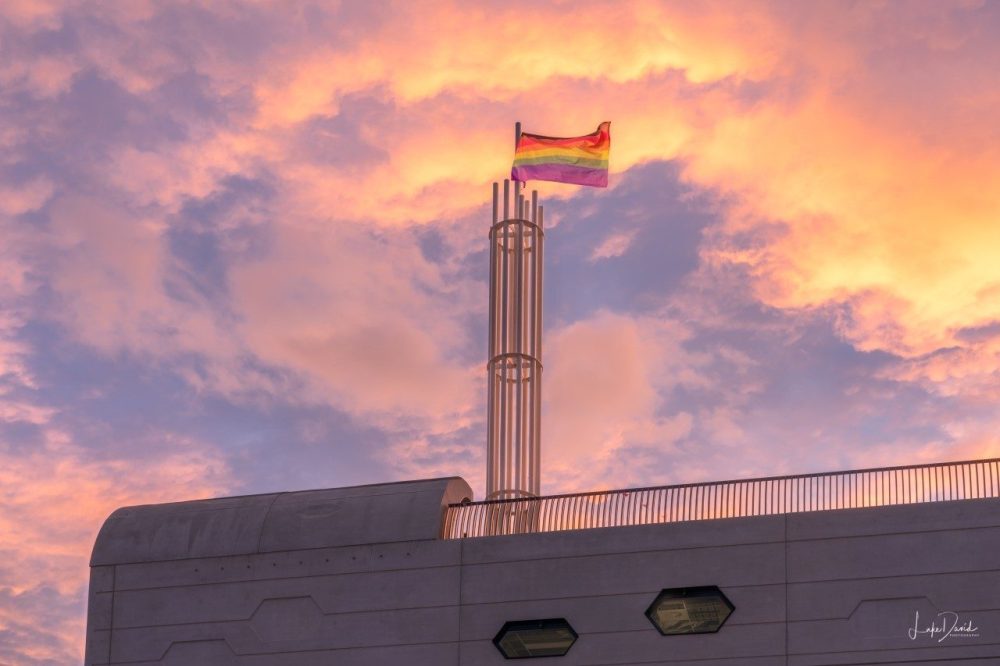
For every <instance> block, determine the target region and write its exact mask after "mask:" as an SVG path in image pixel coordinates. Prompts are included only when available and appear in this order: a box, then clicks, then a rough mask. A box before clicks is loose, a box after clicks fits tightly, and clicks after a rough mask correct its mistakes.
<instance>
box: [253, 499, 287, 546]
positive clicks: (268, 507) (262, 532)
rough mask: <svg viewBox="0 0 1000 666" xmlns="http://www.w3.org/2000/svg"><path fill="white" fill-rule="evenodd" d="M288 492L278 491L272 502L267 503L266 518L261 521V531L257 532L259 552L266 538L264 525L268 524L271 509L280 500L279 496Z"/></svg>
mask: <svg viewBox="0 0 1000 666" xmlns="http://www.w3.org/2000/svg"><path fill="white" fill-rule="evenodd" d="M287 494H288V493H276V494H275V496H274V499H272V500H271V503H270V504H268V505H267V511H265V512H264V519H263V520H261V521H260V533H258V534H257V553H258V554H259V553H260V544H261V542H262V541H263V540H264V527H265V526H266V525H267V519H268V517H270V515H271V509H273V508H274V503H275V502H277V501H278V498H279V497H281V496H282V495H287Z"/></svg>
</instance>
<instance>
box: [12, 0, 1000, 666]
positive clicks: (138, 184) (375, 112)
mask: <svg viewBox="0 0 1000 666" xmlns="http://www.w3.org/2000/svg"><path fill="white" fill-rule="evenodd" d="M998 34H1000V3H996V2H992V3H990V2H977V1H961V2H946V1H944V0H941V1H937V0H928V1H926V2H919V1H916V0H912V1H905V2H904V1H900V2H876V1H874V0H873V1H869V2H849V1H847V0H845V1H843V2H808V3H804V2H799V1H797V0H788V1H785V2H780V1H777V2H763V1H762V2H755V3H752V4H750V3H733V2H719V3H712V2H698V3H694V2H691V3H687V2H669V3H667V2H662V3H660V2H651V1H649V2H647V1H636V2H630V3H624V2H623V3H617V2H615V3H609V2H607V1H606V0H601V1H594V2H588V1H581V0H574V1H573V2H561V1H558V0H557V1H551V2H541V1H539V0H531V1H530V2H519V1H518V0H504V2H495V3H489V2H479V3H468V2H454V3H451V2H435V3H429V2H406V1H404V2H367V1H366V2H343V3H337V2H333V1H330V2H315V3H305V2H301V3H292V2H285V1H283V0H282V1H279V2H238V3H229V2H223V1H221V0H220V1H216V0H213V1H212V2H210V3H208V2H206V3H203V4H202V5H199V4H198V3H189V2H182V1H177V2H143V1H140V0H135V1H128V2H124V1H122V2H105V3H93V2H75V1H67V2H50V1H43V0H5V1H4V2H3V3H0V663H4V664H18V665H19V664H73V663H79V661H80V658H81V654H82V643H83V626H84V616H85V593H86V576H87V560H88V557H89V551H90V548H91V545H92V543H93V539H94V537H95V535H96V532H97V529H98V528H99V526H100V524H101V521H102V520H103V519H104V518H105V517H106V516H107V514H108V513H110V512H111V511H112V510H113V509H114V508H116V507H118V506H122V505H127V504H135V503H149V502H163V501H170V500H182V499H189V498H198V497H209V496H218V495H226V494H245V493H259V492H270V491H276V490H293V489H303V488H316V487H336V486H345V485H352V484H361V483H373V482H380V481H393V480H401V479H408V478H420V477H428V476H439V475H452V474H458V475H461V476H463V477H465V478H466V479H467V480H468V481H469V482H470V483H471V484H472V486H473V487H474V488H475V489H476V491H477V493H478V494H479V495H480V496H481V495H482V492H483V476H484V474H483V472H484V463H483V450H484V438H485V423H484V405H485V381H484V380H485V360H486V358H485V357H486V306H485V304H486V298H485V296H486V278H487V270H488V266H487V249H488V246H487V242H486V233H487V229H488V226H489V219H488V216H489V210H488V204H489V193H490V183H491V182H492V181H493V180H495V179H498V178H502V177H503V176H504V174H505V172H507V171H508V170H509V167H510V161H511V157H512V135H513V123H514V121H516V120H520V121H522V122H523V124H524V129H525V130H526V131H530V132H535V133H540V134H548V135H556V136H573V135H580V134H586V133H589V132H591V131H593V130H594V128H595V127H596V126H597V124H598V123H599V122H600V121H602V120H610V121H612V126H611V130H612V149H611V186H610V187H609V188H608V189H607V190H597V189H589V188H579V187H576V186H570V185H558V184H544V183H542V184H539V187H538V189H539V191H540V194H541V196H542V198H543V200H544V202H545V204H546V212H547V216H546V221H547V225H548V227H549V229H548V234H547V246H546V251H547V257H546V262H547V267H546V280H547V284H546V286H545V289H546V293H545V298H546V307H547V311H546V319H545V336H546V348H545V349H546V351H545V358H544V364H545V383H544V395H545V399H544V407H543V456H544V458H543V460H544V462H543V470H544V476H543V480H542V490H543V492H546V493H554V492H566V491H574V490H588V489H595V488H608V487H625V486H631V485H640V484H641V485H654V484H669V483H675V482H689V481H698V480H708V479H724V478H733V477H743V476H758V475H772V474H784V473H799V472H813V471H822V470H834V469H846V468H852V467H864V466H879V465H891V464H906V463H914V462H931V461H941V460H958V459H969V458H976V457H989V456H997V455H1000V434H998V433H1000V412H998V409H997V406H996V405H997V399H998V398H1000V130H998V128H1000V124H998V122H997V118H998V114H1000V47H998V44H1000V42H998V41H997V35H998Z"/></svg>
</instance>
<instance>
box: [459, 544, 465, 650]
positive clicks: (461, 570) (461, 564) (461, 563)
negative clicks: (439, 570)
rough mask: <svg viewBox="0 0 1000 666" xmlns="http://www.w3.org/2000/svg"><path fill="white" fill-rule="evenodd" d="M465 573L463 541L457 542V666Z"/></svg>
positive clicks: (460, 638)
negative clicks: (463, 577)
mask: <svg viewBox="0 0 1000 666" xmlns="http://www.w3.org/2000/svg"><path fill="white" fill-rule="evenodd" d="M464 571H465V539H459V540H458V666H462V574H463V573H464Z"/></svg>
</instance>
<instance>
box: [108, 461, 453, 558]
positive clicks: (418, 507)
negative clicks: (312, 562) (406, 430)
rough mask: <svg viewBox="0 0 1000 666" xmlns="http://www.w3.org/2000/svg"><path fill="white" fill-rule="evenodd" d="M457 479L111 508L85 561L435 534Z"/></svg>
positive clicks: (207, 554) (332, 544)
mask: <svg viewBox="0 0 1000 666" xmlns="http://www.w3.org/2000/svg"><path fill="white" fill-rule="evenodd" d="M471 498H472V489H471V488H470V487H469V484H468V483H466V482H465V480H463V479H461V478H459V477H448V478H442V479H429V480H426V481H404V482H399V483H384V484H377V485H370V486H354V487H350V488H332V489H328V490H305V491H299V492H288V493H274V494H270V495H247V496H244V497H225V498H220V499H208V500H195V501H191V502H175V503H170V504H149V505H144V506H130V507H124V508H121V509H118V510H117V511H115V512H114V513H112V514H111V515H110V516H109V517H108V519H107V520H106V521H105V522H104V525H103V526H102V527H101V531H100V533H99V534H98V535H97V541H96V543H95V544H94V552H93V555H92V556H91V560H90V565H91V566H101V565H110V564H126V563H135V562H156V561H163V560H179V559H186V558H192V557H215V556H223V555H249V554H253V553H266V552H275V551H282V550H296V549H300V548H327V547H335V546H351V545H362V544H369V543H389V542H394V541H414V540H422V539H437V538H438V537H439V536H440V534H441V520H442V516H443V512H444V507H446V506H447V505H448V504H453V503H457V502H461V501H463V500H465V499H471Z"/></svg>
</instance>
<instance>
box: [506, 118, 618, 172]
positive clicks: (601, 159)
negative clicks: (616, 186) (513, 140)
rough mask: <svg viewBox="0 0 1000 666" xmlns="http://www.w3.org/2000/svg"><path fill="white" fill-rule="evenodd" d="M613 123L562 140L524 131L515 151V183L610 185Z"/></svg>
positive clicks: (603, 124)
mask: <svg viewBox="0 0 1000 666" xmlns="http://www.w3.org/2000/svg"><path fill="white" fill-rule="evenodd" d="M610 152H611V123H609V122H603V123H601V124H600V125H599V126H598V128H597V129H596V130H595V131H594V132H592V133H591V134H587V135H585V136H574V137H568V138H558V137H552V136H541V135H539V134H528V133H527V132H522V133H521V136H520V137H518V140H517V148H516V149H515V151H514V165H513V167H511V170H510V177H511V180H519V181H522V182H523V181H526V180H551V181H554V182H556V183H573V184H575V185H589V186H591V187H607V186H608V154H609V153H610Z"/></svg>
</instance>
